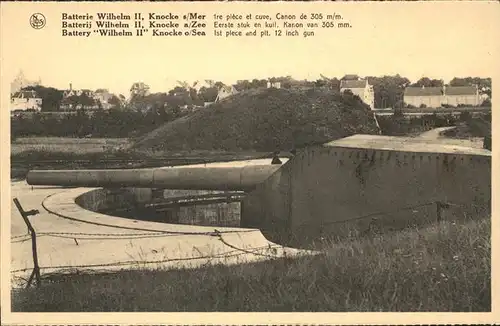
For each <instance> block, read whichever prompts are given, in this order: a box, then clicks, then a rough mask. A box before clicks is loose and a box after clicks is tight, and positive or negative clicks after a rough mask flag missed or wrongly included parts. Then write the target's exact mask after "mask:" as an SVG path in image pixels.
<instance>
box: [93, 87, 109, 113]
mask: <svg viewBox="0 0 500 326" xmlns="http://www.w3.org/2000/svg"><path fill="white" fill-rule="evenodd" d="M112 97H113V94H111V93H110V92H109V91H108V90H107V89H102V88H101V89H97V90H96V91H95V92H94V100H96V101H97V103H100V104H101V107H102V108H103V109H104V110H109V109H110V108H111V104H110V103H109V100H111V98H112Z"/></svg>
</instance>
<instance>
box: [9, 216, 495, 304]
mask: <svg viewBox="0 0 500 326" xmlns="http://www.w3.org/2000/svg"><path fill="white" fill-rule="evenodd" d="M322 248H324V250H325V251H324V254H321V255H319V256H314V257H303V258H300V259H292V258H282V259H277V260H273V261H266V262H260V263H254V264H246V265H239V266H212V267H205V268H199V269H194V270H172V271H162V270H157V271H123V272H119V273H113V274H96V275H69V276H64V277H63V276H60V277H58V278H57V280H56V281H55V282H54V283H50V284H48V283H46V284H45V285H43V286H42V287H41V288H40V289H39V290H36V289H29V290H21V291H20V292H15V293H14V294H13V301H12V302H13V310H14V311H47V312H48V311H58V312H82V311H86V312H90V311H94V312H98V311H108V312H112V311H114V312H117V311H121V312H125V311H148V312H149V311H454V312H456V311H490V310H491V288H490V286H491V284H490V283H491V276H490V266H491V265H490V258H491V257H490V219H489V218H487V219H482V220H478V221H469V222H467V223H458V222H457V223H455V222H442V223H440V224H436V225H433V226H430V227H427V228H423V229H408V230H403V231H399V232H394V233H387V234H385V235H381V236H377V237H375V238H365V239H357V240H355V241H349V242H340V243H327V244H326V245H325V244H322Z"/></svg>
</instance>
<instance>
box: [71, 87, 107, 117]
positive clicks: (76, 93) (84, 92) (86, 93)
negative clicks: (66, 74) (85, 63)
mask: <svg viewBox="0 0 500 326" xmlns="http://www.w3.org/2000/svg"><path fill="white" fill-rule="evenodd" d="M82 95H83V96H87V97H88V98H90V99H92V100H94V102H95V103H94V104H93V105H85V106H84V107H85V108H86V109H97V108H98V107H99V106H98V105H97V104H98V103H97V98H99V97H100V96H102V94H96V93H95V92H94V91H92V90H90V89H74V88H73V84H71V83H70V84H69V89H66V90H64V91H63V99H62V100H61V109H62V110H64V111H71V110H76V109H77V106H78V105H76V104H75V103H74V101H73V100H72V97H73V96H82Z"/></svg>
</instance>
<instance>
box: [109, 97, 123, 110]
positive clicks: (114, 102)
mask: <svg viewBox="0 0 500 326" xmlns="http://www.w3.org/2000/svg"><path fill="white" fill-rule="evenodd" d="M108 103H109V104H110V105H111V107H112V108H113V109H121V108H122V101H121V100H120V98H119V97H118V96H116V95H112V96H111V98H110V99H109V100H108Z"/></svg>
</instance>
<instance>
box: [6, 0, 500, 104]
mask: <svg viewBox="0 0 500 326" xmlns="http://www.w3.org/2000/svg"><path fill="white" fill-rule="evenodd" d="M98 6H99V7H100V10H99V12H103V11H113V12H120V11H123V12H128V13H130V14H133V13H134V12H143V13H145V14H146V13H148V12H155V11H157V12H164V13H166V12H169V11H172V12H176V11H177V12H179V13H181V14H182V13H186V12H188V11H196V9H198V10H197V11H198V12H201V11H204V12H205V13H206V14H207V15H209V16H210V19H209V20H208V25H209V26H210V27H212V26H213V25H212V19H211V16H212V15H213V14H214V13H215V12H220V13H222V14H224V15H225V14H227V13H232V12H240V13H242V14H246V13H249V12H252V13H253V14H256V13H269V14H272V15H273V16H274V14H275V13H277V12H282V13H295V14H297V15H300V12H308V13H313V12H323V13H324V14H327V13H334V12H335V13H340V14H341V15H342V16H343V17H344V20H345V21H348V22H350V23H351V24H352V25H353V27H352V28H350V29H345V30H339V29H337V30H335V29H333V30H332V29H319V30H316V36H314V37H310V38H303V37H301V36H299V37H281V38H276V37H270V38H267V39H262V38H260V37H257V38H248V37H246V38H242V37H239V38H224V37H222V38H216V37H212V36H209V37H189V38H187V37H178V38H172V37H143V38H139V37H132V38H120V37H96V36H94V37H90V38H78V37H77V38H71V37H63V36H61V28H60V25H61V23H60V17H61V13H62V12H67V13H87V12H88V13H91V14H94V15H95V13H96V12H97V11H98V10H97V8H98ZM202 6H203V8H202ZM498 9H499V8H498V3H495V2H493V3H483V2H479V1H476V2H436V3H429V2H424V3H414V2H411V3H401V2H398V3H387V2H383V3H359V2H358V3H351V2H349V3H325V2H322V3H315V4H314V3H298V2H295V3H243V4H241V3H239V4H238V3H231V2H229V3H227V2H226V3H224V2H222V3H208V4H207V3H205V4H203V5H200V4H193V3H179V2H175V3H144V2H139V3H138V2H135V3H128V4H113V3H106V4H102V3H100V4H96V3H37V2H35V3H33V2H31V3H13V2H10V3H2V6H1V15H2V16H1V19H0V21H1V40H2V42H1V45H0V46H1V55H2V84H3V87H9V86H8V85H7V84H10V81H11V80H12V79H13V78H14V77H15V76H16V75H17V73H18V72H19V70H20V69H22V70H23V71H24V73H25V75H26V77H27V78H28V79H33V80H34V79H38V78H39V77H40V78H41V79H42V83H43V84H44V85H46V86H53V87H57V88H61V89H65V88H68V87H69V83H72V84H73V87H74V88H89V89H96V88H108V89H109V90H110V91H112V92H116V93H122V94H124V95H126V96H128V90H129V88H130V86H131V84H132V83H133V82H135V81H144V82H145V83H147V84H149V85H150V86H151V91H153V92H162V91H167V90H169V89H170V88H171V87H172V86H173V85H175V83H176V80H186V81H190V82H192V81H194V80H204V79H214V80H221V81H223V82H225V83H231V82H235V81H236V80H238V79H253V78H266V77H271V76H285V75H291V76H293V77H294V78H297V79H316V78H319V74H320V73H321V74H324V75H326V76H329V77H342V76H343V75H344V74H350V73H354V74H359V75H362V76H366V75H376V76H379V75H384V74H396V73H399V74H401V75H403V76H406V77H408V78H410V79H412V80H417V79H419V78H420V77H422V76H428V77H431V78H442V79H445V81H447V80H449V79H451V78H452V77H455V76H458V77H462V76H463V77H465V76H480V77H490V76H492V71H493V69H494V68H495V67H496V68H497V69H498V63H496V62H495V61H497V60H498V58H499V56H498V54H499V53H500V51H499V47H500V42H498V38H497V37H498V31H499V30H500V10H498ZM34 12H41V13H43V14H44V15H45V17H46V18H47V25H46V26H45V28H43V29H40V30H35V29H33V28H31V26H30V24H29V18H30V16H31V14H32V13H34ZM211 30H212V29H211V28H210V29H209V32H208V34H209V35H211V34H212V32H211ZM495 55H496V56H495ZM3 89H4V90H5V88H3ZM7 92H8V90H7Z"/></svg>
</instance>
